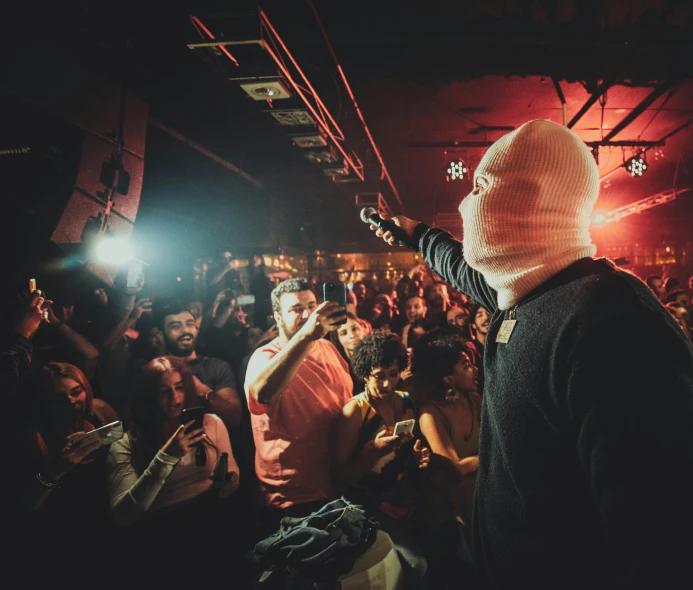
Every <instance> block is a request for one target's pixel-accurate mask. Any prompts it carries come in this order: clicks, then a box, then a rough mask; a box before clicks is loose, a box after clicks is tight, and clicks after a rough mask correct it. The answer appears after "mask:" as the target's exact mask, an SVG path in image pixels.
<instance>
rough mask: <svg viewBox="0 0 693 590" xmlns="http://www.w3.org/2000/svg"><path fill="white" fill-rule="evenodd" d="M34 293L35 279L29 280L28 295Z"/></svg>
mask: <svg viewBox="0 0 693 590" xmlns="http://www.w3.org/2000/svg"><path fill="white" fill-rule="evenodd" d="M34 291H36V279H29V295H31V294H32V293H33V292H34Z"/></svg>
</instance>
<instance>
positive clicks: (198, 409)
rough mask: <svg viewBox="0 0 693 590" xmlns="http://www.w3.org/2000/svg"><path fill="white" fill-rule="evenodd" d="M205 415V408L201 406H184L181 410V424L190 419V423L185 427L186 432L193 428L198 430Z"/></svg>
mask: <svg viewBox="0 0 693 590" xmlns="http://www.w3.org/2000/svg"><path fill="white" fill-rule="evenodd" d="M204 417H205V409H204V408H203V407H202V406H195V407H194V408H185V409H184V410H183V411H182V412H181V418H180V421H181V424H183V425H185V424H187V423H188V422H190V421H191V420H192V421H193V423H192V425H190V426H189V427H188V428H186V429H185V432H186V433H189V432H192V431H193V430H199V429H200V428H202V425H203V423H204Z"/></svg>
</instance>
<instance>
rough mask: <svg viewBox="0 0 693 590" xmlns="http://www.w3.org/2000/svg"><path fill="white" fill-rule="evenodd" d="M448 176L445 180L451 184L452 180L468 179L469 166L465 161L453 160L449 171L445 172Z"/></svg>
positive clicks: (449, 165) (448, 168)
mask: <svg viewBox="0 0 693 590" xmlns="http://www.w3.org/2000/svg"><path fill="white" fill-rule="evenodd" d="M445 173H446V176H445V179H446V180H447V181H448V182H450V181H452V180H463V179H464V178H466V177H467V165H466V164H465V163H464V160H462V159H461V158H460V159H457V160H452V161H451V162H450V163H449V164H448V166H447V169H446V170H445Z"/></svg>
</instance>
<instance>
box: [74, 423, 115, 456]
mask: <svg viewBox="0 0 693 590" xmlns="http://www.w3.org/2000/svg"><path fill="white" fill-rule="evenodd" d="M88 438H94V439H96V438H98V439H99V444H98V446H97V447H96V448H97V449H100V448H101V447H104V446H106V445H110V444H111V443H114V442H115V441H117V440H120V439H121V438H123V423H122V422H121V421H120V420H117V421H115V422H111V423H110V424H106V425H105V426H101V428H96V429H95V430H90V431H89V432H86V433H84V434H82V435H81V436H76V437H75V438H73V439H72V443H73V444H76V443H78V442H80V441H83V440H86V439H88ZM94 450H96V449H94Z"/></svg>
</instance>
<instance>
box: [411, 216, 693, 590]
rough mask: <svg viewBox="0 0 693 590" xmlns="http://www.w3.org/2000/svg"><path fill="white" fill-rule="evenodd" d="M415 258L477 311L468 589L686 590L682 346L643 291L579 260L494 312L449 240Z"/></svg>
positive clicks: (690, 396)
mask: <svg viewBox="0 0 693 590" xmlns="http://www.w3.org/2000/svg"><path fill="white" fill-rule="evenodd" d="M414 236H415V238H418V243H419V246H420V249H421V253H422V254H423V256H424V258H425V260H426V262H427V263H428V264H429V265H430V266H431V267H432V268H433V270H435V271H436V272H437V273H438V274H439V275H440V276H441V277H443V278H444V279H445V280H446V281H447V282H448V283H449V284H450V285H452V286H453V287H454V288H456V289H458V290H459V291H462V292H464V293H466V294H467V295H469V296H470V297H471V298H472V299H473V300H474V301H476V302H478V303H479V304H481V305H483V307H485V308H486V309H487V310H489V311H490V312H492V313H493V317H492V320H491V323H490V326H489V331H488V335H487V339H486V349H485V355H484V367H485V378H486V383H485V387H484V403H483V411H482V426H481V436H480V443H479V449H480V451H479V473H478V476H477V489H476V498H475V505H474V520H473V549H474V556H475V562H476V566H477V571H478V574H479V578H480V581H481V584H482V587H483V588H502V589H505V588H508V589H512V590H518V589H520V588H531V589H532V590H537V589H544V588H547V589H548V588H551V589H552V590H559V589H567V588H581V589H586V588H609V589H616V588H618V589H620V588H641V587H642V588H648V589H650V590H655V589H660V588H662V589H663V588H691V587H693V579H692V578H693V573H692V572H691V567H690V566H691V561H690V555H691V550H693V349H692V348H691V346H690V344H689V343H688V341H687V340H686V338H685V336H684V334H683V332H682V331H681V329H680V328H679V326H678V325H677V324H676V323H675V322H674V320H673V319H672V318H671V317H670V316H669V314H668V313H667V311H666V310H665V309H664V307H663V306H662V305H661V304H660V303H659V302H658V301H657V300H656V299H655V297H654V295H653V294H652V293H651V292H650V290H649V289H648V288H647V287H646V285H645V284H644V283H643V282H642V281H640V280H639V279H638V278H636V277H635V276H633V275H631V274H630V273H627V272H624V271H622V270H619V269H617V268H615V267H614V266H613V265H612V264H611V263H610V262H609V261H607V260H605V259H599V260H593V259H591V258H585V259H582V260H580V261H578V262H576V263H574V264H573V265H571V266H570V267H569V268H567V269H565V270H564V271H562V272H560V273H558V274H557V275H556V276H554V277H553V278H552V279H550V280H549V281H547V282H546V283H544V284H543V285H541V286H540V287H539V288H538V289H536V290H535V291H534V292H533V293H531V294H530V295H528V296H527V297H525V298H524V299H523V300H522V301H521V302H520V304H519V306H518V307H517V310H516V319H517V323H516V325H515V328H514V331H513V332H512V335H511V337H510V341H509V342H508V343H507V344H501V343H497V342H496V335H497V333H498V329H499V327H500V325H501V323H502V321H503V320H504V319H508V312H507V311H505V312H504V311H499V310H498V309H497V300H496V293H495V291H494V290H493V289H492V288H491V287H489V286H488V284H487V283H486V281H485V280H484V278H483V276H482V275H481V274H480V273H478V272H476V271H474V270H473V269H472V268H470V267H469V266H468V265H467V264H466V262H465V260H464V258H463V253H462V244H461V243H460V242H458V241H456V240H454V239H453V238H452V236H450V235H449V234H447V233H446V232H444V231H442V230H439V229H435V228H429V227H427V226H424V225H423V224H421V225H420V226H419V227H418V228H417V230H416V232H415V234H414Z"/></svg>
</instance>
